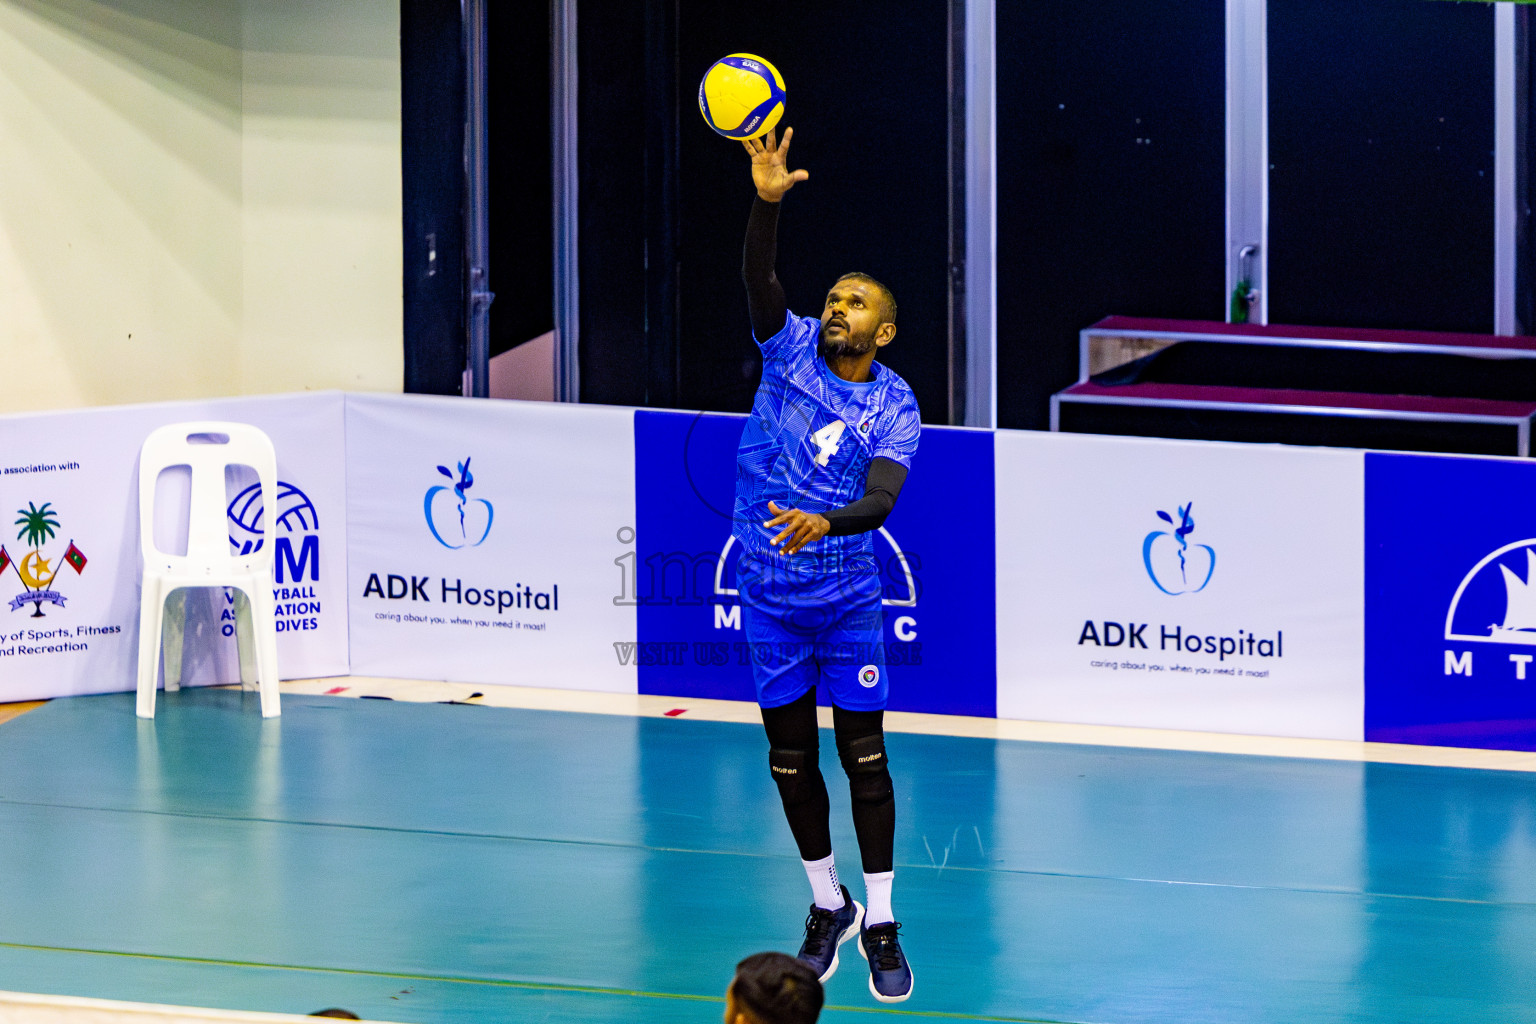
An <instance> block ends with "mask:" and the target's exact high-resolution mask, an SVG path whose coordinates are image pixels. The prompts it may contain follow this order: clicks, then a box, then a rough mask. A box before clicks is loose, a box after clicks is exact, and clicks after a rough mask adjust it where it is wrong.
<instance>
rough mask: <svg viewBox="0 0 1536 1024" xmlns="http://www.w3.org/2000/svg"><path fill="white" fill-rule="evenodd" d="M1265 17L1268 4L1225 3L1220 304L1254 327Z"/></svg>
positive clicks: (1262, 274)
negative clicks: (1224, 245)
mask: <svg viewBox="0 0 1536 1024" xmlns="http://www.w3.org/2000/svg"><path fill="white" fill-rule="evenodd" d="M1268 17H1269V5H1268V2H1267V0H1227V211H1226V212H1227V249H1226V259H1225V263H1226V278H1227V281H1226V284H1227V291H1226V296H1225V297H1226V298H1228V299H1229V300H1230V301H1229V302H1228V303H1225V305H1227V306H1228V308H1229V314H1228V318H1229V319H1231V318H1232V317H1233V316H1234V315H1237V316H1240V317H1242V318H1244V319H1245V320H1246V322H1248V323H1254V324H1267V323H1269V42H1268ZM1245 282H1246V283H1245ZM1239 293H1241V294H1239Z"/></svg>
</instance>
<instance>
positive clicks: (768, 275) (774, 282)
mask: <svg viewBox="0 0 1536 1024" xmlns="http://www.w3.org/2000/svg"><path fill="white" fill-rule="evenodd" d="M778 232H779V204H778V203H769V202H764V201H763V200H762V199H754V200H752V214H751V216H750V217H748V218H747V241H746V244H745V245H744V246H743V247H742V254H741V279H742V280H743V281H745V282H746V284H747V308H748V310H749V311H750V312H751V314H752V334H753V335H754V336H755V337H756V338H757V340H758V341H759V342H763V341H767V340H768V339H769V338H771V337H773V336H774V335H775V334H778V333H779V332H780V331H781V330H783V329H784V311H785V308H786V306H785V301H784V286H783V285H781V284H779V279H778V277H777V275H775V274H774V271H773V264H774V259H775V257H776V256H777V254H778V247H779V242H778Z"/></svg>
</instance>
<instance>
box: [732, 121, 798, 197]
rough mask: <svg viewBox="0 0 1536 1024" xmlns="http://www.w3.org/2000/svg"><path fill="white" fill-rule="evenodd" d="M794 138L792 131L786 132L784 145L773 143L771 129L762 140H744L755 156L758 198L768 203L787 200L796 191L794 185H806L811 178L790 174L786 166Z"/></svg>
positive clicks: (754, 177) (754, 182)
mask: <svg viewBox="0 0 1536 1024" xmlns="http://www.w3.org/2000/svg"><path fill="white" fill-rule="evenodd" d="M794 136H795V130H794V129H793V128H786V129H784V141H783V143H782V144H781V143H778V142H776V141H775V140H774V135H773V131H772V130H771V129H770V130H769V132H768V134H767V135H764V136H763V137H762V138H760V139H743V140H742V143H741V144H742V145H743V146H745V147H746V148H747V152H748V153H750V154H751V156H752V183H753V184H754V185H756V186H757V194H758V196H759V197H760V198H762V199H763V200H764V201H765V202H769V203H776V202H778V201H779V200H780V199H783V198H784V193H785V192H788V191H789V190H790V189H792V188H794V186H795V182H797V181H805V180H806V179H807V178H809V177H810V176H811V174H810V172H809V171H803V170H802V171H790V169H789V168H788V167H786V166H785V160H786V158H787V157H788V155H789V140H790V139H792V138H794Z"/></svg>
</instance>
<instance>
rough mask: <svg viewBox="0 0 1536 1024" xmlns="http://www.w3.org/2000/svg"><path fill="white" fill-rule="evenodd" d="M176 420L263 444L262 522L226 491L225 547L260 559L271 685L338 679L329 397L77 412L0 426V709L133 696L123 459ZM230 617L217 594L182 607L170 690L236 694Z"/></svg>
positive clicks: (134, 589)
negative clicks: (267, 505) (270, 449)
mask: <svg viewBox="0 0 1536 1024" xmlns="http://www.w3.org/2000/svg"><path fill="white" fill-rule="evenodd" d="M188 420H235V421H239V422H244V423H252V424H255V425H256V426H258V427H260V428H261V429H262V430H264V431H266V432H267V434H268V435H269V436H271V438H272V443H273V446H274V447H275V448H276V450H277V475H278V481H279V486H278V491H279V494H278V507H277V514H276V516H275V517H269V516H266V515H265V514H264V511H263V510H262V509H261V507H260V506H259V504H254V503H252V502H249V501H247V500H244V499H243V498H242V495H241V494H240V493H239V492H240V490H241V488H242V487H243V486H244V483H242V482H241V481H240V480H236V481H234V482H233V483H232V486H231V493H230V498H231V504H230V510H229V514H228V517H227V518H228V527H229V531H230V539H231V541H232V542H233V543H237V544H242V545H245V544H255V543H258V542H259V543H266V542H268V541H270V542H271V543H273V544H274V546H275V548H276V551H275V566H274V575H275V577H276V580H275V586H276V591H277V598H278V600H277V605H278V629H279V634H278V664H279V669H280V672H281V674H282V676H283V678H285V679H293V678H300V677H310V676H325V675H343V674H345V673H346V672H347V635H346V628H347V627H346V614H345V596H346V595H345V591H344V590H343V586H344V580H345V569H346V561H345V559H346V521H345V515H344V510H345V507H346V498H345V484H346V476H345V470H344V466H345V462H344V459H345V453H344V450H343V434H342V396H341V394H340V393H339V392H332V393H318V394H312V395H293V396H273V397H257V398H232V399H219V400H216V401H206V402H171V403H163V404H155V405H140V406H126V407H121V408H106V409H83V410H75V411H70V412H60V413H48V414H43V415H28V416H10V417H4V418H0V513H4V514H5V518H4V520H3V521H0V526H3V525H5V524H7V523H9V524H11V525H10V526H9V528H8V529H7V532H6V533H4V534H0V543H3V544H4V551H5V554H4V556H3V557H0V563H4V564H3V566H0V629H3V633H0V701H11V700H29V699H36V698H44V697H57V696H65V695H69V694H82V693H104V692H110V691H114V690H130V689H133V687H134V685H135V683H134V668H135V664H136V657H137V650H138V621H139V573H140V560H139V508H138V459H139V448H140V446H141V445H142V444H143V442H144V438H145V437H146V436H148V434H149V432H150V431H151V430H154V429H155V428H156V427H159V426H163V425H164V424H167V423H177V422H182V421H188ZM250 479H252V480H253V479H254V476H252V477H251V478H250ZM185 490H186V489H185V478H183V480H182V481H181V482H180V486H178V482H177V481H175V480H173V479H169V478H168V479H167V480H166V486H165V487H163V488H162V493H163V494H165V495H167V496H171V497H174V496H176V495H177V494H178V493H179V494H181V495H185ZM162 512H163V513H164V514H163V516H162V521H161V522H160V523H159V524H158V530H159V531H161V532H159V535H160V536H162V537H164V536H166V535H167V534H170V535H180V536H182V537H184V536H185V525H184V523H183V522H180V521H179V519H178V509H177V508H175V507H173V506H167V508H165V509H162ZM179 513H180V515H181V516H184V515H185V497H182V504H181V506H180V509H179ZM274 518H275V520H276V525H275V529H270V527H271V526H272V520H273V519H274ZM13 520H15V522H14V523H13V522H12V521H13ZM45 580H46V583H45V582H44V581H45ZM25 595H31V596H30V597H28V596H25ZM231 615H232V609H231V605H230V601H229V598H228V595H227V594H226V593H225V591H223V590H222V589H217V590H215V589H209V590H205V591H197V592H192V596H190V597H189V599H188V601H187V621H186V640H185V647H184V651H185V654H184V661H183V666H182V675H183V681H184V682H186V683H188V684H191V685H199V684H207V683H221V682H222V683H227V682H235V681H237V680H238V679H239V668H238V663H237V660H236V658H235V651H234V641H233V638H232V634H233V621H232V619H231Z"/></svg>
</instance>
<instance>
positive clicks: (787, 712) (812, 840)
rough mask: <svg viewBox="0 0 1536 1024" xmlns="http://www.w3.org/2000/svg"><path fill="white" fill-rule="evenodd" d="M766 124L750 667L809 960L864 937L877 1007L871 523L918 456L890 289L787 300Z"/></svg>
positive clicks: (756, 274) (883, 949)
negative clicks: (824, 715)
mask: <svg viewBox="0 0 1536 1024" xmlns="http://www.w3.org/2000/svg"><path fill="white" fill-rule="evenodd" d="M792 135H793V130H792V129H786V130H785V132H784V141H783V143H782V144H779V143H777V142H776V140H775V137H774V133H773V132H769V133H768V134H767V135H766V136H764V137H763V138H761V139H754V140H750V141H748V142H746V143H744V145H745V146H746V148H747V152H748V153H749V154H751V157H752V180H753V183H754V184H755V185H756V187H757V199H756V200H754V201H753V204H752V213H751V216H750V217H749V219H748V222H747V237H746V244H745V249H744V254H743V265H742V276H743V279H744V280H745V282H746V286H747V299H748V305H749V308H750V313H751V318H752V333H753V336H754V338H755V339H756V341H757V343H758V346H759V347H760V348H761V349H762V355H763V372H762V380H761V383H760V384H759V385H758V389H757V394H756V396H755V397H754V399H753V405H752V413H751V416H750V417H749V418H748V420H747V424H746V427H745V428H744V429H743V431H742V436H741V446H740V448H739V450H738V452H737V457H736V462H737V471H736V501H735V508H734V517H735V522H734V528H733V534H734V535H735V537H736V539H737V541H738V543H739V544H740V545H741V549H742V554H741V560H740V562H739V564H738V567H737V580H738V586H739V589H740V593H741V598H742V608H743V626H744V627H745V630H746V634H747V641H748V643H749V644H750V650H751V653H752V663H753V680H754V683H755V684H756V688H757V699H758V704H759V706H760V707H761V709H762V716H763V725H764V727H765V728H766V730H767V733H768V743H769V748H770V749H769V752H768V763H769V767H770V768H771V770H772V772H773V779H774V781H775V783H777V785H778V788H779V795H780V797H781V799H782V801H783V804H784V813H785V816H786V817H787V818H788V820H789V827H790V831H791V832H792V833H793V835H794V838H795V843H796V845H797V846H798V847H799V850H800V858H801V860H802V861H803V862H804V864H805V871H806V875H807V876H808V877H809V879H810V883H811V893H812V903H811V909H810V914H809V916H808V917H807V918H806V923H805V940H804V943H803V944H802V945H801V947H800V953H799V957H800V959H802V960H804V961H806V962H807V963H808V964H810V965H811V966H812V968H813V969H814V970H815V971H816V972H817V974H818V975H819V976H820V977H821V979H822V980H823V981H825V980H826V979H827V978H830V977H831V976H832V974H833V972H834V971H836V970H837V965H838V947H839V946H840V945H841V944H842V943H843V942H845V941H847V940H848V939H850V938H852V937H854V936H855V935H856V936H857V937H858V942H859V950H860V952H861V953H863V954H864V956H865V958H866V959H867V960H868V961H869V970H870V979H869V988H870V991H871V992H872V993H873V994H874V996H875V998H876V999H878V1000H880V1001H881V1002H892V1003H894V1002H901V1001H902V1000H904V999H906V998H908V997H909V996H910V995H911V994H912V970H911V967H910V965H909V964H908V962H907V959H906V956H905V955H904V954H903V952H902V949H901V943H900V941H899V939H898V935H897V932H898V929H899V928H900V927H901V926H900V925H899V924H897V922H896V919H895V916H894V913H893V912H892V909H891V885H892V881H893V879H894V870H893V869H894V865H895V858H894V843H895V831H896V800H895V795H894V792H893V790H892V787H891V775H890V771H889V770H888V768H887V759H886V750H885V735H884V725H883V718H884V710H885V704H886V694H887V687H888V684H889V680H888V679H887V676H886V665H885V656H884V645H883V629H882V615H881V604H880V596H881V594H880V589H881V588H880V577H879V574H878V571H877V567H876V563H875V558H874V549H873V544H872V538H871V532H872V531H874V530H876V529H878V528H879V527H880V525H881V524H882V523H883V522H884V521H885V517H886V516H887V515H888V514H889V513H890V511H891V508H892V506H893V505H894V504H895V502H896V496H897V494H898V493H899V492H900V491H901V486H902V483H903V482H904V481H905V480H906V476H907V469H908V467H909V466H910V465H911V461H912V456H913V455H914V453H915V452H916V451H917V442H918V433H919V429H920V427H919V418H918V410H917V401H916V399H915V398H914V397H913V394H912V390H911V388H909V387H908V386H907V384H906V382H905V381H903V380H902V379H901V378H900V377H898V376H897V375H896V374H895V373H893V372H891V371H890V370H889V369H888V368H886V367H884V366H881V365H880V364H879V363H877V362H875V355H876V354H877V353H878V352H879V350H880V349H882V348H884V347H885V346H886V345H888V344H890V342H891V339H892V338H894V337H895V335H896V301H895V299H894V297H893V296H892V295H891V292H890V289H888V288H887V287H885V285H883V284H881V283H880V282H879V281H876V280H875V279H874V278H872V277H869V276H868V275H866V274H862V273H852V274H845V275H843V276H842V277H840V278H838V279H837V281H835V282H834V283H833V285H832V288H831V290H830V291H828V292H827V297H826V301H825V304H824V305H823V307H822V310H821V315H820V317H819V318H817V317H797V316H794V315H793V314H791V313H789V312H788V309H787V307H786V303H785V298H784V289H783V287H782V286H781V285H780V284H779V280H778V277H777V276H776V273H775V270H774V263H775V259H776V248H777V241H776V234H777V226H778V217H779V204H780V201H781V200H782V199H783V198H784V194H785V193H786V192H788V191H789V190H790V189H791V188H793V187H794V185H795V184H797V183H798V182H802V181H805V180H807V178H808V177H809V175H808V174H807V172H805V171H804V170H798V171H794V172H791V171H789V169H788V167H787V166H786V162H785V158H786V155H787V154H788V151H789V144H790V140H791V138H792ZM818 688H820V689H821V690H822V691H823V692H825V693H826V695H827V696H828V698H829V699H830V702H831V704H832V721H833V731H834V736H835V739H836V743H837V752H838V757H839V759H840V760H841V761H842V765H843V769H844V771H845V772H847V775H848V784H849V790H850V791H851V795H852V802H853V825H854V832H855V834H856V835H857V837H858V842H859V855H860V859H861V861H862V867H863V873H864V891H865V900H866V906H862V907H861V906H860V905H859V904H858V903H857V902H855V901H854V900H853V898H852V897H851V896H850V895H849V893H848V889H847V887H846V886H844V885H843V884H842V883H841V882H840V881H839V880H838V875H837V868H836V865H835V863H834V860H833V856H832V839H831V834H830V829H829V824H828V815H829V810H830V807H829V800H828V797H827V788H826V784H825V782H824V780H823V778H822V775H821V770H820V767H819V743H818V735H817V725H816V693H817V689H818Z"/></svg>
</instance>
